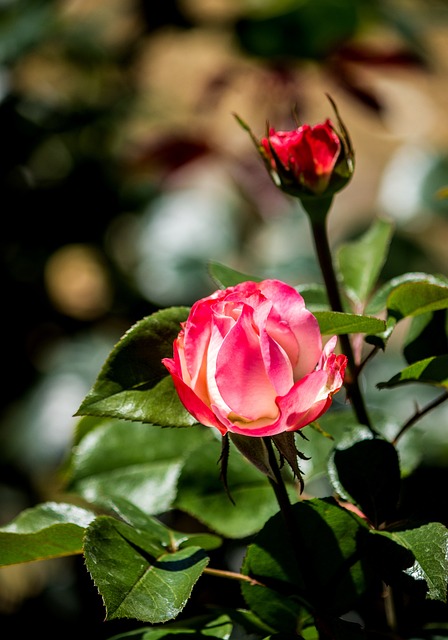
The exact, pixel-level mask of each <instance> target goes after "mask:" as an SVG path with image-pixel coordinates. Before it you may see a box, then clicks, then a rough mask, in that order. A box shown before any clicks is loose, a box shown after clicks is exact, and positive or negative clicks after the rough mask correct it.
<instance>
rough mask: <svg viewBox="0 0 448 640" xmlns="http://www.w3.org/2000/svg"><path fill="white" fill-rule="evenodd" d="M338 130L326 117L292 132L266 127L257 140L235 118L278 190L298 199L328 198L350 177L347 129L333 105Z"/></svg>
mask: <svg viewBox="0 0 448 640" xmlns="http://www.w3.org/2000/svg"><path fill="white" fill-rule="evenodd" d="M330 101H331V103H332V105H333V108H334V110H335V114H336V118H337V121H338V125H339V131H338V130H337V128H336V127H335V125H334V124H333V122H332V121H331V120H330V119H327V120H326V121H325V122H324V123H322V124H316V125H314V126H310V125H309V124H303V125H302V126H299V127H298V128H297V129H295V130H293V131H276V130H275V129H274V128H273V127H268V130H267V133H266V136H265V137H264V138H261V140H257V138H256V137H255V136H254V134H253V133H252V131H251V130H250V129H249V127H248V125H246V124H245V123H244V122H243V121H242V120H241V119H240V118H239V117H237V119H238V121H239V123H240V124H241V125H242V126H243V127H244V129H246V131H248V132H249V133H250V135H251V138H252V140H253V142H254V144H255V146H256V147H257V150H258V152H259V153H260V155H261V157H262V159H263V161H264V163H265V166H266V168H267V170H268V172H269V175H270V176H271V178H272V180H273V181H274V183H275V184H276V186H278V187H279V188H280V189H282V190H283V191H285V192H286V193H288V194H290V195H293V196H296V197H298V198H300V199H302V200H303V199H308V198H315V197H322V196H324V197H326V198H328V197H331V196H333V194H334V193H336V192H337V191H340V190H341V189H342V188H343V187H344V186H345V185H346V184H347V183H348V181H349V180H350V178H351V176H352V174H353V170H354V154H353V149H352V146H351V142H350V138H349V136H348V132H347V130H346V128H345V126H344V124H343V123H342V121H341V119H340V117H339V114H338V111H337V109H336V105H335V104H334V102H333V101H332V100H331V99H330Z"/></svg>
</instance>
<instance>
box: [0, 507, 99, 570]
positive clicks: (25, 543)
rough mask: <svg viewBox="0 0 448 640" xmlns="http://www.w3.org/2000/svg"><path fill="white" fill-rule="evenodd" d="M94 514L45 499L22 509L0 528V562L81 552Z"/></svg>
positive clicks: (3, 563)
mask: <svg viewBox="0 0 448 640" xmlns="http://www.w3.org/2000/svg"><path fill="white" fill-rule="evenodd" d="M94 518H95V514H94V513H93V512H92V511H89V510H87V509H82V508H80V507H76V506H74V505H72V504H65V503H57V502H45V503H43V504H40V505H38V506H36V507H32V508H30V509H25V510H24V511H22V512H21V513H20V514H19V515H18V516H17V518H15V519H14V520H13V521H12V522H10V523H9V524H7V525H5V526H3V527H1V529H0V566H5V565H9V564H17V563H20V562H31V561H34V560H45V559H48V558H61V557H63V556H70V555H75V554H80V553H82V547H83V536H84V531H85V529H86V528H87V527H88V526H89V524H90V523H91V522H92V520H94Z"/></svg>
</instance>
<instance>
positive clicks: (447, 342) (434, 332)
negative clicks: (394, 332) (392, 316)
mask: <svg viewBox="0 0 448 640" xmlns="http://www.w3.org/2000/svg"><path fill="white" fill-rule="evenodd" d="M447 353H448V311H447V310H446V309H440V310H438V311H432V312H429V313H422V314H420V315H419V316H414V317H413V318H412V319H411V322H410V326H409V331H408V333H407V335H406V339H405V342H404V345H403V355H404V357H405V359H406V362H407V363H408V364H412V363H414V362H417V361H418V360H424V359H425V358H427V357H429V356H443V355H445V354H447Z"/></svg>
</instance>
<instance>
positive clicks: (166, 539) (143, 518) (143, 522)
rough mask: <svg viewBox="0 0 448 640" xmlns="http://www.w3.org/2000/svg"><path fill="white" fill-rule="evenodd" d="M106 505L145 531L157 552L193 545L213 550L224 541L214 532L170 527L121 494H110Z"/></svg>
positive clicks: (113, 512)
mask: <svg viewBox="0 0 448 640" xmlns="http://www.w3.org/2000/svg"><path fill="white" fill-rule="evenodd" d="M104 506H105V507H106V509H107V510H108V511H109V512H110V514H113V515H114V516H115V517H117V518H118V519H119V520H121V521H123V522H126V524H128V525H130V526H131V527H133V528H134V529H139V530H142V531H144V532H145V536H146V541H147V544H149V543H150V541H152V543H153V544H154V545H155V552H158V551H160V550H161V549H170V550H171V551H174V550H176V551H177V550H179V549H184V548H186V547H192V546H195V547H201V548H202V549H206V550H212V549H217V548H218V547H220V546H221V543H222V540H221V538H219V537H218V536H215V535H214V534H212V533H182V532H180V531H175V530H174V529H170V528H168V527H167V526H165V525H164V524H162V523H161V522H160V521H159V520H157V519H156V518H153V517H152V516H150V515H148V514H147V513H145V512H144V511H142V510H141V509H139V508H138V507H137V506H136V505H135V504H133V503H132V502H130V501H129V500H128V499H127V498H123V497H121V496H117V495H114V496H110V497H109V498H108V500H107V501H105V505H104Z"/></svg>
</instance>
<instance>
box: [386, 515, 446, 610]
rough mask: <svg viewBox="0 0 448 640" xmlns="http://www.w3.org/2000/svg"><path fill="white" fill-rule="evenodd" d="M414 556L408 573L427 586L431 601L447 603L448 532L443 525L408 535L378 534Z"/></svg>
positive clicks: (432, 524) (438, 523)
mask: <svg viewBox="0 0 448 640" xmlns="http://www.w3.org/2000/svg"><path fill="white" fill-rule="evenodd" d="M375 533H376V534H377V535H384V536H387V537H389V538H391V539H392V540H394V541H395V542H397V543H398V544H400V545H402V546H403V547H405V548H406V549H409V550H410V551H411V552H412V554H413V555H414V558H415V562H414V564H413V566H412V567H411V568H409V569H406V571H405V572H406V573H407V574H408V575H409V576H411V578H414V579H415V580H424V581H425V582H426V584H427V589H428V591H427V598H429V599H430V600H440V601H442V602H446V601H447V585H448V529H447V528H446V527H445V526H444V525H443V524H441V523H440V522H430V523H428V524H424V525H423V526H421V527H418V528H416V529H408V530H405V531H394V532H386V531H378V532H375Z"/></svg>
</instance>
